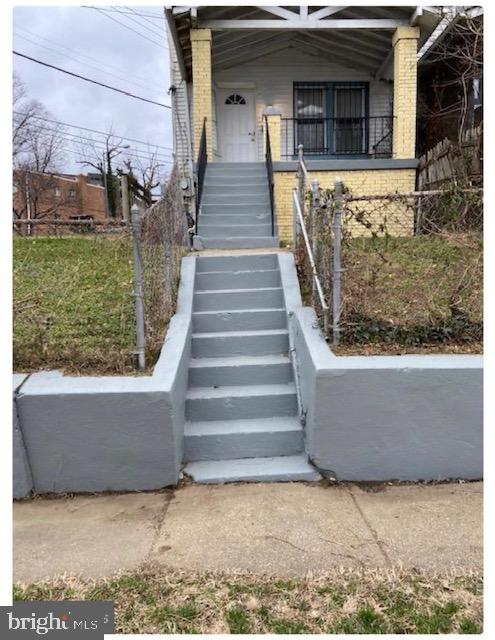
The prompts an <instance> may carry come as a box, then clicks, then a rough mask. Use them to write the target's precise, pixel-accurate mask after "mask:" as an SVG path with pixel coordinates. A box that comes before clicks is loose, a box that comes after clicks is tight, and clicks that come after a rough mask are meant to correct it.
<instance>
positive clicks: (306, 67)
mask: <svg viewBox="0 0 495 640" xmlns="http://www.w3.org/2000/svg"><path fill="white" fill-rule="evenodd" d="M336 80H337V81H338V80H341V81H366V82H369V87H370V95H369V104H370V112H369V115H370V116H384V115H392V95H393V85H392V83H390V82H388V81H383V80H380V81H377V80H375V79H374V78H373V77H372V76H370V75H368V74H367V73H366V72H362V71H358V70H356V69H351V68H345V67H342V66H340V65H337V64H333V63H331V62H327V61H326V60H321V59H318V58H317V57H313V56H310V55H307V54H305V53H303V52H302V51H300V50H296V49H293V48H288V49H285V50H283V51H280V52H277V53H275V54H270V55H268V56H265V57H263V58H259V59H257V60H256V61H253V62H248V63H246V64H243V65H239V66H236V67H232V68H231V69H225V70H217V71H215V70H214V72H213V83H214V84H215V83H221V84H223V83H229V86H231V87H232V88H235V87H236V83H253V86H254V88H255V96H256V120H257V143H258V153H259V159H260V160H262V159H263V141H262V135H261V123H262V114H263V110H264V109H265V107H266V106H268V105H272V106H274V107H278V108H279V109H280V110H281V111H282V117H286V118H287V117H288V118H292V117H293V82H301V81H320V82H331V81H336ZM241 86H242V85H241ZM218 127H221V123H220V122H218ZM289 133H290V134H291V133H292V131H291V130H290V132H289ZM283 135H284V138H285V132H283ZM214 136H215V139H216V138H217V136H216V132H215V133H214ZM288 142H289V145H290V146H291V145H292V139H291V135H289V140H288ZM374 142H375V140H370V144H373V143H374ZM283 145H284V142H283Z"/></svg>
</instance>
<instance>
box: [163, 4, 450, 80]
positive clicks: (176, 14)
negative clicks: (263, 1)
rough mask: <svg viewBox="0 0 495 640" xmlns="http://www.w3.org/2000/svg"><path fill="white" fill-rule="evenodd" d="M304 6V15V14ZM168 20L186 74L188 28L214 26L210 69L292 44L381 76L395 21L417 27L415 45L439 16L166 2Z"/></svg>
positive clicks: (405, 10)
mask: <svg viewBox="0 0 495 640" xmlns="http://www.w3.org/2000/svg"><path fill="white" fill-rule="evenodd" d="M306 9H307V15H306ZM167 12H168V14H169V24H170V22H173V25H174V26H175V31H176V34H175V35H176V37H175V41H176V45H177V46H179V48H180V54H181V56H182V60H183V63H184V70H185V73H186V75H187V77H188V78H190V77H191V64H192V61H191V43H190V36H189V31H190V29H191V28H195V27H199V28H201V27H207V28H211V29H212V31H213V39H212V64H213V69H214V70H215V69H227V68H229V67H233V66H236V65H239V64H243V63H245V62H249V61H252V60H256V59H257V58H259V57H261V56H265V55H269V54H270V53H273V52H275V51H280V50H282V49H284V48H288V47H293V48H296V49H299V50H301V51H303V52H304V53H306V54H310V55H314V56H317V57H319V58H320V59H321V58H323V59H328V60H329V61H334V62H337V63H340V64H343V65H346V66H349V67H352V68H356V69H360V70H363V71H365V72H367V73H369V74H371V75H377V76H378V77H380V76H381V75H382V74H383V72H384V71H385V69H386V67H387V63H388V62H389V61H390V60H391V50H392V35H393V33H394V30H395V28H396V27H397V26H400V25H409V24H415V25H417V26H419V27H420V29H421V37H420V42H419V46H421V45H422V44H423V42H424V41H425V40H426V39H427V38H428V37H429V36H430V35H431V33H432V31H433V30H434V29H435V27H436V26H437V24H438V22H439V20H440V19H441V16H439V15H438V14H437V13H436V12H434V10H433V9H425V8H422V9H419V8H418V7H415V6H412V5H411V6H399V7H355V6H354V7H344V6H342V7H335V6H334V7H321V6H319V7H294V6H291V7H283V6H282V7H275V6H274V7H254V6H244V7H242V6H235V7H218V6H210V7H208V6H206V7H205V6H200V7H175V8H174V7H168V8H167Z"/></svg>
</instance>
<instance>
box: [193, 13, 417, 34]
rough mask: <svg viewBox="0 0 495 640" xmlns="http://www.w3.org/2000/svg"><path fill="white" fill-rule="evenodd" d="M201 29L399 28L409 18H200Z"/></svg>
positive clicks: (403, 25) (405, 25) (406, 23)
mask: <svg viewBox="0 0 495 640" xmlns="http://www.w3.org/2000/svg"><path fill="white" fill-rule="evenodd" d="M198 26H199V28H201V29H211V30H212V31H222V30H230V29H232V30H238V29H254V30H256V29H269V30H271V31H279V30H285V29H292V30H295V29H397V27H408V26H409V20H394V19H388V18H384V19H374V18H371V19H362V20H354V19H352V20H313V19H311V16H310V17H309V18H308V19H306V18H301V16H295V17H294V18H293V19H291V20H200V21H199V22H198Z"/></svg>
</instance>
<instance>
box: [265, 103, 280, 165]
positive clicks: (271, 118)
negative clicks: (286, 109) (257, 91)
mask: <svg viewBox="0 0 495 640" xmlns="http://www.w3.org/2000/svg"><path fill="white" fill-rule="evenodd" d="M263 116H266V122H265V121H263V131H264V130H265V126H266V125H267V124H268V131H269V133H270V148H271V151H272V160H273V162H277V161H278V160H280V157H281V156H280V141H281V133H280V130H281V126H282V112H281V111H280V110H279V109H277V108H275V107H267V108H266V109H265V110H264V111H263ZM265 141H266V139H265V136H263V150H265V151H266V149H265Z"/></svg>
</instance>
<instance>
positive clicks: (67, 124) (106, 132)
mask: <svg viewBox="0 0 495 640" xmlns="http://www.w3.org/2000/svg"><path fill="white" fill-rule="evenodd" d="M14 113H15V114H17V115H20V116H26V115H30V114H27V113H23V112H22V111H14ZM31 117H32V118H36V119H37V120H45V121H46V122H54V123H55V124H61V125H63V126H64V127H72V128H73V129H81V130H82V131H89V132H91V133H98V134H99V135H102V136H108V135H112V136H113V137H114V138H122V140H127V141H129V142H137V143H139V144H144V145H146V146H150V145H151V143H150V142H146V141H145V140H138V139H137V138H129V137H127V136H122V135H120V134H118V133H111V132H108V131H99V130H98V129H91V128H89V127H81V126H79V125H77V124H69V123H68V122H62V121H61V120H54V119H53V118H45V117H44V116H35V115H32V116H31ZM151 146H153V147H156V148H157V149H167V150H168V151H172V147H166V146H164V145H162V144H153V145H151Z"/></svg>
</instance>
